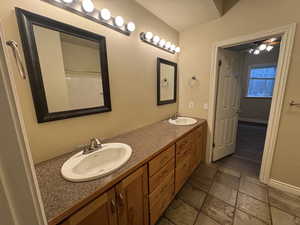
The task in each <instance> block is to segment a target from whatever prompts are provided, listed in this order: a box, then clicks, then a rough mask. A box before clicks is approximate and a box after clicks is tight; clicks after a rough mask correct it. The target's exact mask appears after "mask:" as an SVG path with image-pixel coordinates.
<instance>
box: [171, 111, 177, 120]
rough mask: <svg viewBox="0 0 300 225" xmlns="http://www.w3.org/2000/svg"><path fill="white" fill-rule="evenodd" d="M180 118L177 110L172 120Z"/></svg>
mask: <svg viewBox="0 0 300 225" xmlns="http://www.w3.org/2000/svg"><path fill="white" fill-rule="evenodd" d="M177 118H178V112H176V113H175V114H174V115H173V116H171V119H172V120H176V119H177Z"/></svg>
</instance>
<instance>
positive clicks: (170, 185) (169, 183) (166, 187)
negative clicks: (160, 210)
mask: <svg viewBox="0 0 300 225" xmlns="http://www.w3.org/2000/svg"><path fill="white" fill-rule="evenodd" d="M174 179H175V175H174V171H172V172H171V173H170V174H169V175H168V176H167V177H165V180H164V182H163V183H161V184H159V185H158V186H157V188H155V190H154V191H153V192H152V193H151V194H150V195H149V205H150V211H151V210H152V209H153V207H154V206H155V205H156V204H157V203H158V202H159V200H160V199H161V198H162V197H163V196H169V195H173V193H174Z"/></svg>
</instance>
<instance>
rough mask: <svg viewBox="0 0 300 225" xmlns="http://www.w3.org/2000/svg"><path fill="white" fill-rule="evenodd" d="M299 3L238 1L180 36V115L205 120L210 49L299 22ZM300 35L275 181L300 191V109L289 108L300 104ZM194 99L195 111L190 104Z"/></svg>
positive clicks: (287, 0) (297, 35) (274, 167)
mask: <svg viewBox="0 0 300 225" xmlns="http://www.w3.org/2000/svg"><path fill="white" fill-rule="evenodd" d="M299 8H300V2H299V1H294V0H285V1H282V0H273V1H270V0H251V1H249V0H240V1H239V2H237V4H236V5H235V6H233V7H232V8H231V9H230V10H229V11H228V12H227V13H226V14H225V15H224V16H223V17H222V18H220V19H217V20H214V21H212V22H209V23H206V24H202V25H199V26H196V27H194V28H192V29H189V30H187V31H185V32H182V33H180V46H181V48H182V53H181V54H180V58H179V71H180V73H179V77H180V81H179V83H180V101H179V102H180V106H179V108H180V112H181V113H187V114H190V115H194V116H199V117H204V118H207V110H205V109H204V108H203V104H204V103H207V102H208V97H209V94H208V93H209V92H208V89H209V76H210V68H211V55H212V45H213V43H215V42H217V41H222V40H226V39H230V38H233V37H237V36H239V35H245V34H251V33H254V32H258V31H262V30H264V29H272V28H274V27H279V26H282V25H286V24H289V23H293V22H300V14H299ZM299 40H300V33H299V28H298V29H297V32H296V37H295V44H294V49H293V53H292V61H291V66H290V71H289V77H288V82H287V89H286V93H285V99H284V106H283V111H282V117H281V122H280V128H279V134H278V140H277V143H276V150H275V156H274V162H273V167H272V172H271V173H272V174H271V176H272V178H275V179H277V180H280V181H282V182H286V183H289V184H291V185H296V186H298V187H300V179H299V171H300V163H299V162H300V151H299V146H300V139H299V133H300V110H299V109H291V108H290V107H289V105H288V102H289V101H290V100H291V99H295V100H297V101H300V91H299V83H300V76H299V70H300V65H299V62H300V41H299ZM193 75H196V76H197V77H198V79H199V80H200V85H199V87H198V88H188V86H187V83H188V80H189V79H190V77H191V76H193ZM190 100H194V101H195V106H194V108H192V109H189V108H188V102H189V101H190Z"/></svg>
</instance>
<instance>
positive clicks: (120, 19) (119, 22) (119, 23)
mask: <svg viewBox="0 0 300 225" xmlns="http://www.w3.org/2000/svg"><path fill="white" fill-rule="evenodd" d="M115 24H116V25H117V26H118V27H122V26H123V25H124V19H123V17H122V16H117V17H116V18H115Z"/></svg>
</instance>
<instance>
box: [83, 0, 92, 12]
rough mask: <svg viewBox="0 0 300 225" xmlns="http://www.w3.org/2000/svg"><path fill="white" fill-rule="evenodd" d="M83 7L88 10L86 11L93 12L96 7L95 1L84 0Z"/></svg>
mask: <svg viewBox="0 0 300 225" xmlns="http://www.w3.org/2000/svg"><path fill="white" fill-rule="evenodd" d="M81 4H82V9H83V10H84V11H85V12H86V13H91V12H93V11H94V9H95V7H94V3H93V2H92V1H91V0H82V3H81Z"/></svg>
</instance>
